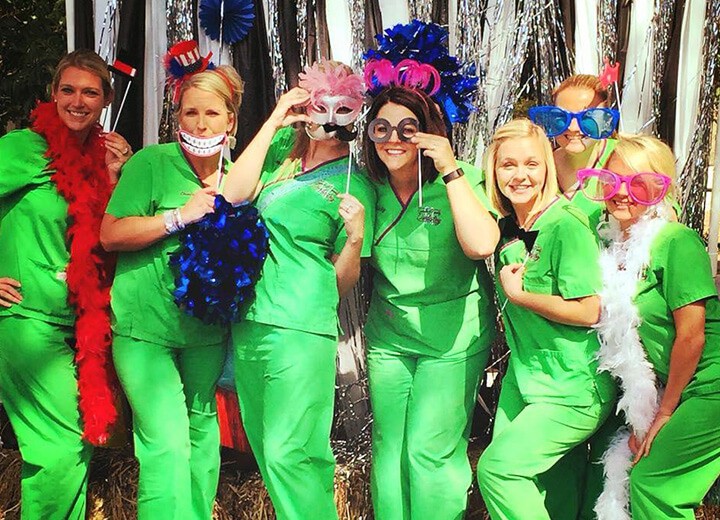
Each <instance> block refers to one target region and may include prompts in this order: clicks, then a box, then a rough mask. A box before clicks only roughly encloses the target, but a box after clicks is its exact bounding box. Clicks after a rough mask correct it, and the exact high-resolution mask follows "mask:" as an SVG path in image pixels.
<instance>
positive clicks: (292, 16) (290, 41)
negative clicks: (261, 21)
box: [271, 0, 300, 88]
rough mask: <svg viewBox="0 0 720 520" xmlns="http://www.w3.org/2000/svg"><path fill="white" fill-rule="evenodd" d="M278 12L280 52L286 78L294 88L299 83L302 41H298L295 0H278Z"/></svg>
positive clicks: (290, 86)
mask: <svg viewBox="0 0 720 520" xmlns="http://www.w3.org/2000/svg"><path fill="white" fill-rule="evenodd" d="M271 1H273V0H271ZM277 12H278V33H279V36H280V52H281V53H282V61H283V66H284V67H285V79H286V80H287V84H288V87H289V88H292V87H294V86H296V85H297V82H298V74H299V73H300V42H298V33H297V5H296V4H295V0H277Z"/></svg>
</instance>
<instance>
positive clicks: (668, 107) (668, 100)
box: [656, 0, 686, 148]
mask: <svg viewBox="0 0 720 520" xmlns="http://www.w3.org/2000/svg"><path fill="white" fill-rule="evenodd" d="M685 5H686V1H685V0H676V4H675V14H674V16H673V20H672V26H671V27H670V42H669V43H668V50H667V52H668V55H667V61H666V62H665V72H664V74H663V81H662V85H661V86H660V106H661V107H662V108H661V110H660V120H659V121H658V122H657V125H656V128H657V132H658V137H660V139H662V140H663V141H665V142H666V143H667V144H669V145H670V147H671V148H672V146H673V142H674V141H675V110H676V108H677V77H678V66H679V63H680V41H681V35H682V21H683V14H684V12H685Z"/></svg>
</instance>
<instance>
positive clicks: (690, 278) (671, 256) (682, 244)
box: [662, 223, 717, 311]
mask: <svg viewBox="0 0 720 520" xmlns="http://www.w3.org/2000/svg"><path fill="white" fill-rule="evenodd" d="M668 225H671V226H677V227H676V229H677V231H676V232H674V233H673V235H672V236H671V237H670V238H669V239H668V243H667V245H666V251H667V262H665V265H664V266H663V272H662V289H663V293H665V299H666V301H667V302H668V306H669V307H670V310H673V311H674V310H677V309H679V308H680V307H684V306H685V305H689V304H691V303H693V302H696V301H700V300H704V299H705V298H710V297H714V296H717V289H716V288H715V282H714V281H713V277H712V273H711V270H710V260H709V259H708V255H707V252H706V251H705V246H704V244H703V243H702V241H701V240H700V237H699V236H698V234H697V233H696V232H695V231H693V230H692V229H690V228H687V227H685V226H683V225H680V224H673V223H671V224H668Z"/></svg>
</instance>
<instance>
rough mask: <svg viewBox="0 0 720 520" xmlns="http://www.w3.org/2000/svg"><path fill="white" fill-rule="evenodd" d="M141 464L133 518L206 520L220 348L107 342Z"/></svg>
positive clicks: (216, 453)
mask: <svg viewBox="0 0 720 520" xmlns="http://www.w3.org/2000/svg"><path fill="white" fill-rule="evenodd" d="M113 359H114V361H115V369H116V370H117V373H118V377H119V378H120V382H121V383H122V386H123V389H124V390H125V394H126V395H127V398H128V402H129V403H130V407H131V408H132V413H133V436H134V439H135V456H136V457H137V459H138V462H139V463H140V480H139V482H138V519H140V520H144V519H147V520H163V519H167V520H178V519H181V520H185V519H188V520H210V519H211V518H212V508H213V502H214V500H215V493H216V491H217V485H218V478H219V475H220V428H219V426H218V421H217V408H216V403H215V385H216V383H217V380H218V378H219V377H220V373H221V372H222V367H223V362H224V360H225V346H224V345H218V346H211V347H207V346H203V347H192V348H169V347H165V346H162V345H157V344H155V343H149V342H145V341H140V340H136V339H132V338H128V337H125V336H115V338H114V340H113Z"/></svg>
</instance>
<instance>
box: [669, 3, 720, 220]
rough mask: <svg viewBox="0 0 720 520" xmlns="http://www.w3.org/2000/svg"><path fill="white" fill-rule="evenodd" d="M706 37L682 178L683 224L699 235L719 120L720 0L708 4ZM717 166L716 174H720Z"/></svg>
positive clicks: (680, 181)
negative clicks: (714, 125) (692, 130)
mask: <svg viewBox="0 0 720 520" xmlns="http://www.w3.org/2000/svg"><path fill="white" fill-rule="evenodd" d="M706 13H707V14H706V16H705V29H704V36H703V48H702V53H703V75H702V81H701V83H700V101H699V106H698V112H697V116H696V124H695V131H694V132H693V136H692V141H691V144H690V147H689V153H688V161H687V163H686V164H685V166H684V167H683V170H682V173H681V174H680V176H679V178H678V186H679V187H680V194H681V196H680V199H681V202H682V218H681V220H682V222H683V223H684V224H686V225H688V226H689V227H691V228H693V229H694V230H695V231H697V232H698V233H702V232H703V227H704V220H705V219H704V217H705V196H706V189H707V188H706V186H707V175H708V163H709V159H710V149H711V147H712V139H711V133H712V126H713V125H712V122H713V121H715V120H716V119H717V115H718V102H719V101H720V97H719V96H718V92H717V90H716V88H715V81H716V74H718V73H719V72H718V66H717V60H718V58H719V56H720V23H718V20H720V0H708V4H707V11H706ZM717 171H718V170H717V165H716V172H717Z"/></svg>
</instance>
